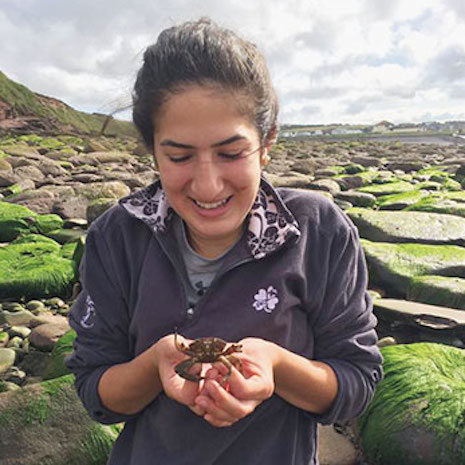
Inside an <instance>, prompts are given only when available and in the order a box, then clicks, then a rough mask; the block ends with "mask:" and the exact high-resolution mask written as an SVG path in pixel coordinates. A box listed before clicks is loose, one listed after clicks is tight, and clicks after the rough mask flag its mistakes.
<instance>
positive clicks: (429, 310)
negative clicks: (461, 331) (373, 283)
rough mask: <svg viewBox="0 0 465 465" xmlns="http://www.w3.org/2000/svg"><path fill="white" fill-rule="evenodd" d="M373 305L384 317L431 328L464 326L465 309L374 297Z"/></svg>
mask: <svg viewBox="0 0 465 465" xmlns="http://www.w3.org/2000/svg"><path fill="white" fill-rule="evenodd" d="M373 307H374V310H375V312H376V313H377V314H379V315H383V316H386V319H404V320H405V319H407V320H411V321H413V322H415V323H416V324H418V325H419V326H426V327H429V328H433V329H449V328H455V327H457V326H462V327H464V328H465V311H463V310H456V309H454V308H449V307H440V306H438V305H430V304H424V303H420V302H410V301H408V300H397V299H375V300H374V301H373Z"/></svg>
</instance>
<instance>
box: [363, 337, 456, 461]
mask: <svg viewBox="0 0 465 465" xmlns="http://www.w3.org/2000/svg"><path fill="white" fill-rule="evenodd" d="M381 352H382V354H383V357H384V379H383V380H382V381H381V382H380V383H379V384H378V386H377V389H376V392H375V397H374V399H373V401H372V402H371V404H370V405H369V406H368V409H367V411H366V412H365V414H364V415H363V416H362V417H361V418H360V419H359V421H358V425H359V432H360V435H361V439H362V444H363V449H364V452H365V455H366V456H367V457H368V460H370V461H373V462H375V463H382V464H383V465H401V464H402V465H419V464H422V465H452V464H459V463H465V429H464V428H463V418H464V417H465V403H464V402H463V386H464V384H465V352H464V351H463V350H460V349H457V348H455V347H448V346H444V345H442V344H429V343H418V344H408V345H393V346H388V347H383V348H381Z"/></svg>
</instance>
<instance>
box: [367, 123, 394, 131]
mask: <svg viewBox="0 0 465 465" xmlns="http://www.w3.org/2000/svg"><path fill="white" fill-rule="evenodd" d="M393 127H394V125H393V124H392V123H390V122H389V121H380V122H379V123H378V124H375V125H374V126H373V129H372V131H371V132H389V131H391V130H392V128H393Z"/></svg>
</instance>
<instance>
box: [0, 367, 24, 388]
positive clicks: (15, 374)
mask: <svg viewBox="0 0 465 465" xmlns="http://www.w3.org/2000/svg"><path fill="white" fill-rule="evenodd" d="M3 378H4V380H5V381H8V382H10V383H14V384H17V385H18V386H21V385H23V384H24V382H25V381H26V373H25V372H24V371H22V370H20V369H19V368H17V367H11V368H10V369H9V370H8V371H7V372H6V373H5V374H4V376H3Z"/></svg>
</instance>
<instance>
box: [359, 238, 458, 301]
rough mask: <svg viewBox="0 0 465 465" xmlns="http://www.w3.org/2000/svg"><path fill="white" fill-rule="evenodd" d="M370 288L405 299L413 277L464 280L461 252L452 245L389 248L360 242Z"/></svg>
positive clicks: (416, 245) (379, 244) (380, 243)
mask: <svg viewBox="0 0 465 465" xmlns="http://www.w3.org/2000/svg"><path fill="white" fill-rule="evenodd" d="M361 243H362V246H363V249H364V252H365V256H366V260H367V264H368V270H369V273H370V285H371V287H374V288H379V289H383V290H384V291H386V293H387V294H388V295H391V296H393V297H405V296H406V295H407V291H408V288H409V286H410V283H411V280H412V278H413V277H415V276H422V275H439V276H455V277H459V278H465V248H463V247H460V246H456V245H430V244H412V243H404V244H393V243H387V242H371V241H368V240H366V239H361Z"/></svg>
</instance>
